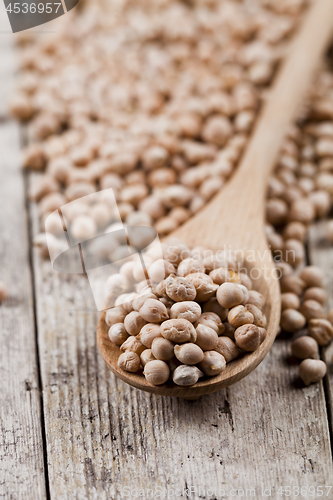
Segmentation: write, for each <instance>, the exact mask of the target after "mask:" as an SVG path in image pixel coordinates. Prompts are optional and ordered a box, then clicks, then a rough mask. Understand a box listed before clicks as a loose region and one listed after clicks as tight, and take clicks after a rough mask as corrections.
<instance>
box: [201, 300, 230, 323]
mask: <svg viewBox="0 0 333 500" xmlns="http://www.w3.org/2000/svg"><path fill="white" fill-rule="evenodd" d="M202 310H203V312H204V313H207V312H212V313H214V314H217V315H218V317H219V318H220V320H221V321H223V320H225V319H226V318H227V316H228V309H226V308H225V307H222V306H220V304H219V303H218V301H217V298H216V297H212V298H211V299H209V300H207V301H206V302H205V303H204V304H203V306H202Z"/></svg>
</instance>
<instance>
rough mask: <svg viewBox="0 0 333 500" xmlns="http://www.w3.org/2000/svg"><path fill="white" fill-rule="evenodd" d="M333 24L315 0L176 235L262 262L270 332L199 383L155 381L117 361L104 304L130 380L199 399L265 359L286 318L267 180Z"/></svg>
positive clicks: (325, 5)
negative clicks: (233, 157)
mask: <svg viewBox="0 0 333 500" xmlns="http://www.w3.org/2000/svg"><path fill="white" fill-rule="evenodd" d="M332 31H333V0H315V1H314V2H313V4H312V6H311V7H310V8H309V10H308V12H307V13H306V15H305V19H304V21H303V23H302V26H301V29H300V30H299V32H298V34H297V35H296V37H295V39H294V41H293V43H292V44H291V46H290V49H289V51H288V54H287V56H286V58H285V60H284V62H283V64H282V66H281V68H280V71H279V73H278V75H277V78H276V81H275V84H274V86H273V88H272V89H271V90H270V91H269V94H268V96H267V100H266V104H265V105H264V106H263V109H262V112H261V115H260V116H259V118H258V120H257V125H256V128H255V131H254V133H253V136H252V138H251V140H250V142H249V145H248V147H247V150H246V152H245V154H244V157H243V159H242V161H241V164H240V166H239V167H238V169H237V172H236V173H235V175H234V176H233V177H232V179H231V180H230V182H228V183H227V184H226V186H225V187H224V188H223V190H222V191H221V192H220V193H219V194H218V195H216V196H215V197H214V199H213V200H212V201H211V202H210V203H209V204H207V205H206V206H205V207H204V208H203V209H202V210H201V211H200V212H199V213H198V214H197V215H195V216H194V217H193V218H191V219H190V220H189V221H188V222H187V223H185V224H184V225H183V226H181V227H180V228H179V229H177V230H176V231H175V232H174V233H173V235H172V236H175V237H177V238H180V239H181V240H183V241H184V242H185V243H187V244H188V245H189V246H191V247H192V246H196V245H200V246H206V247H208V248H210V249H212V250H219V249H222V248H224V247H230V248H233V249H236V250H241V251H242V252H243V253H244V255H245V256H246V257H247V258H248V262H247V263H246V267H248V269H249V270H250V269H253V268H256V272H257V273H259V274H260V276H259V277H258V279H256V280H255V281H254V286H255V288H256V289H257V290H259V291H260V292H261V293H262V294H263V295H264V296H265V297H266V301H267V304H266V310H265V313H266V315H267V318H268V325H267V337H266V340H265V341H264V342H263V344H262V345H261V346H260V347H259V348H258V349H257V350H256V351H254V352H253V353H251V354H247V355H245V356H244V357H242V358H240V359H238V360H237V359H236V360H235V361H233V362H231V363H229V364H227V367H226V369H225V370H224V371H223V372H222V373H221V374H220V375H218V376H215V377H211V378H210V377H209V378H208V377H207V378H205V379H203V380H199V382H198V383H197V384H195V385H194V386H191V387H179V386H175V385H174V384H173V383H172V382H169V383H166V384H164V385H162V386H153V385H151V384H149V383H148V382H147V381H146V379H145V378H144V376H143V375H142V374H139V373H134V374H132V373H128V372H125V371H123V370H121V369H119V368H118V366H117V360H118V357H119V354H120V350H119V347H117V346H115V345H114V344H112V343H111V342H110V340H109V338H108V327H107V325H106V324H105V321H104V318H105V312H103V313H101V315H100V319H99V323H98V328H97V342H98V347H99V349H100V352H101V355H102V356H103V358H104V360H105V362H106V364H107V365H108V367H109V368H110V369H111V370H112V371H113V372H114V373H115V374H116V375H117V376H118V377H119V378H121V379H122V380H124V381H125V382H127V383H128V384H130V385H132V386H134V387H137V388H138V389H142V390H144V391H148V392H152V393H156V394H161V395H165V396H177V397H183V398H187V399H192V398H193V399H196V398H197V397H199V396H201V395H203V394H208V393H211V392H215V391H217V390H219V389H222V388H224V387H228V386H229V385H231V384H234V383H235V382H237V381H239V380H241V379H242V378H243V377H245V376H246V375H248V374H249V373H250V372H251V371H252V370H254V368H256V367H257V366H258V364H259V363H260V362H261V361H262V360H263V358H264V357H265V356H266V354H267V353H268V351H269V349H270V348H271V346H272V344H273V342H274V339H275V336H276V333H277V329H278V325H279V319H280V290H279V283H278V280H277V279H276V278H275V273H274V270H275V266H274V262H273V260H272V257H271V252H270V250H269V248H268V244H267V240H266V237H265V234H264V214H265V195H266V187H267V182H268V178H269V175H270V174H271V172H272V169H273V167H274V164H275V161H276V158H277V155H278V152H279V149H280V147H281V145H282V142H283V139H284V136H285V133H286V131H287V128H288V126H289V125H290V124H291V123H292V120H293V118H294V117H295V114H296V113H297V110H298V107H299V105H300V104H301V100H302V99H303V97H304V93H305V91H306V90H307V88H308V86H309V84H310V82H311V78H312V77H313V73H314V70H315V69H316V67H317V66H318V63H319V62H320V61H321V58H322V55H323V52H324V50H325V48H326V47H327V45H328V42H329V40H330V36H331V34H332ZM253 256H254V262H253V258H252V257H253ZM250 260H252V262H250Z"/></svg>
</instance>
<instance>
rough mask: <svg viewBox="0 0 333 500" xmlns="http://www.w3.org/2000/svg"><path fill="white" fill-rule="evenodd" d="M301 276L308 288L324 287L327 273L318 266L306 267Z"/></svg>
mask: <svg viewBox="0 0 333 500" xmlns="http://www.w3.org/2000/svg"><path fill="white" fill-rule="evenodd" d="M300 278H301V279H302V280H303V281H304V283H305V285H306V287H307V288H309V287H321V288H322V287H323V285H324V278H325V275H324V273H323V271H322V270H321V269H320V268H319V267H316V266H307V267H305V268H304V269H303V270H302V272H301V274H300Z"/></svg>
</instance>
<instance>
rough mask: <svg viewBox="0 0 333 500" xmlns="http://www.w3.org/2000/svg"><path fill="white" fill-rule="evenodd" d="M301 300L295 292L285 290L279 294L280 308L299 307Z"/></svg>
mask: <svg viewBox="0 0 333 500" xmlns="http://www.w3.org/2000/svg"><path fill="white" fill-rule="evenodd" d="M300 305H301V301H300V300H299V297H298V296H297V295H296V294H295V293H291V292H287V293H282V294H281V310H282V311H284V310H285V309H299V307H300Z"/></svg>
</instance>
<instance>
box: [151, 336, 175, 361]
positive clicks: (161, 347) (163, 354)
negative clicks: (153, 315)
mask: <svg viewBox="0 0 333 500" xmlns="http://www.w3.org/2000/svg"><path fill="white" fill-rule="evenodd" d="M151 351H152V353H153V355H154V356H155V358H156V359H161V360H162V361H169V360H170V359H172V358H173V356H174V344H173V343H172V342H170V340H167V339H165V338H163V337H156V338H155V339H154V340H153V342H152V344H151Z"/></svg>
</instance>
